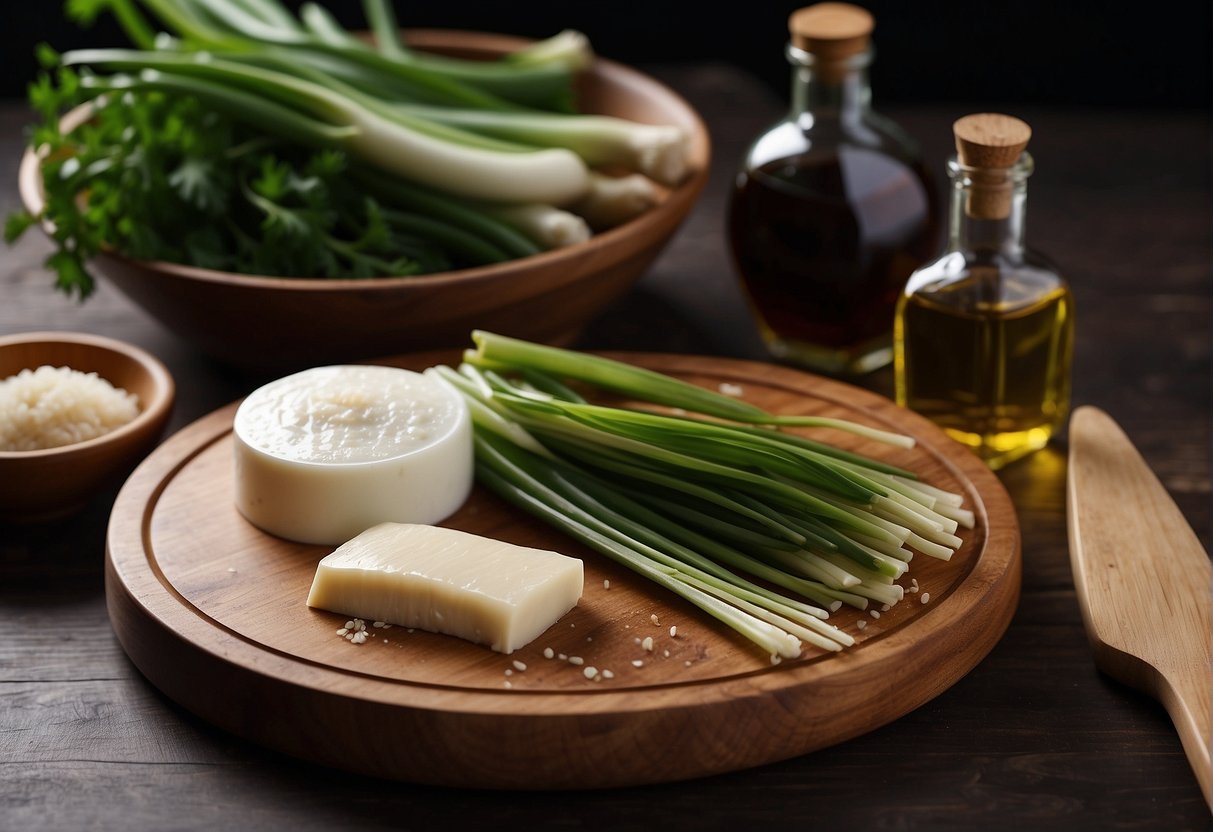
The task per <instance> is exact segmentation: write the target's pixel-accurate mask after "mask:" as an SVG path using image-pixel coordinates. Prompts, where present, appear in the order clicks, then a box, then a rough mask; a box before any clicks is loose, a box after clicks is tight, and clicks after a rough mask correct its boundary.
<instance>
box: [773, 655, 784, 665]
mask: <svg viewBox="0 0 1213 832" xmlns="http://www.w3.org/2000/svg"><path fill="white" fill-rule="evenodd" d="M781 661H783V657H781V656H780V655H779V654H778V653H772V654H771V664H779V663H780V662H781Z"/></svg>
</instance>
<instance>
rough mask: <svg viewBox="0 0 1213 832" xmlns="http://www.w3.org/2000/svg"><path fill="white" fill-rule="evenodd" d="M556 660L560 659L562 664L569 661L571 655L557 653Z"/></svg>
mask: <svg viewBox="0 0 1213 832" xmlns="http://www.w3.org/2000/svg"><path fill="white" fill-rule="evenodd" d="M556 658H558V659H560V661H562V662H565V661H568V659H569V654H568V653H557V654H556Z"/></svg>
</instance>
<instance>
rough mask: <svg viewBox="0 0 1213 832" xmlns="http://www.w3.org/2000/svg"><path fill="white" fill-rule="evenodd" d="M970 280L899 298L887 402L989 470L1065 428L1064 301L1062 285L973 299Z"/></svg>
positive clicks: (1067, 343)
mask: <svg viewBox="0 0 1213 832" xmlns="http://www.w3.org/2000/svg"><path fill="white" fill-rule="evenodd" d="M980 282H981V281H980V278H977V277H974V278H970V279H968V280H961V281H957V282H955V283H953V284H952V285H949V286H948V287H947V288H946V289H944V290H941V291H936V292H932V293H930V294H915V295H910V296H907V297H905V298H904V299H903V301H902V306H901V308H900V310H899V314H898V316H897V326H896V332H895V338H896V341H897V344H898V348H897V364H898V371H897V385H898V390H897V397H898V401H899V402H902V403H904V405H905V406H906V407H909V408H910V409H912V410H914V411H917V412H918V413H921V414H922V415H924V416H926V417H927V418H929V419H931V420H932V421H934V422H936V423H937V424H938V425H939V426H940V427H942V428H943V429H944V430H945V431H946V432H947V433H948V434H949V435H950V436H951V437H952V438H953V439H956V440H958V441H959V442H962V443H963V444H965V445H968V446H969V447H970V448H972V449H973V450H974V451H975V452H976V453H977V454H978V455H979V456H981V457H982V458H983V459H985V460H986V462H987V463H989V464H990V465H991V467H994V468H998V467H1001V466H1002V465H1005V464H1006V463H1008V462H1010V461H1012V460H1014V459H1017V458H1019V457H1021V456H1023V455H1025V454H1028V453H1031V452H1032V451H1035V450H1038V449H1040V448H1042V447H1044V445H1045V444H1046V443H1047V442H1048V441H1049V438H1050V437H1052V436H1053V435H1054V434H1055V433H1056V432H1057V431H1058V430H1059V429H1060V428H1061V426H1062V424H1063V423H1064V422H1065V418H1066V415H1067V413H1068V410H1069V400H1070V362H1071V355H1072V350H1073V344H1072V331H1073V328H1072V316H1073V314H1074V304H1073V300H1072V298H1071V295H1070V292H1069V290H1068V289H1067V288H1066V287H1065V286H1055V287H1054V288H1053V289H1052V290H1050V291H1047V292H1046V293H1044V294H1042V295H1035V293H1031V294H1030V295H1029V296H1027V297H1022V296H1021V297H1004V298H999V299H997V300H995V301H993V302H988V301H982V300H975V299H974V295H978V296H979V295H980V294H981V291H980V289H979V288H977V287H976V286H975V284H977V283H980Z"/></svg>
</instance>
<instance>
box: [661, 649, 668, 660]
mask: <svg viewBox="0 0 1213 832" xmlns="http://www.w3.org/2000/svg"><path fill="white" fill-rule="evenodd" d="M661 655H663V656H665V657H666V658H667V659H668V658H669V657H670V651H669V650H662V651H661Z"/></svg>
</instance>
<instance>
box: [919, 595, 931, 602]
mask: <svg viewBox="0 0 1213 832" xmlns="http://www.w3.org/2000/svg"><path fill="white" fill-rule="evenodd" d="M919 600H920V601H922V602H923V603H924V604H925V603H927V602H928V601H930V600H931V593H929V592H924V593H923V594H922V598H920V599H919Z"/></svg>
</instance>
